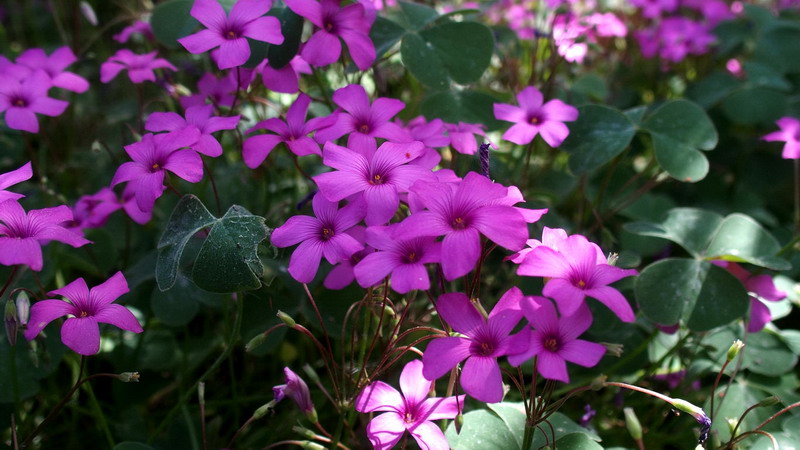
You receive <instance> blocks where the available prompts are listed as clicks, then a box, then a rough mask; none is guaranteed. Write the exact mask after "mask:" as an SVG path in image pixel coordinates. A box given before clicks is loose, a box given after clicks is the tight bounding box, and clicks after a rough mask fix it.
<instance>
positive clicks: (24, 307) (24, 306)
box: [16, 291, 31, 327]
mask: <svg viewBox="0 0 800 450" xmlns="http://www.w3.org/2000/svg"><path fill="white" fill-rule="evenodd" d="M16 304H17V321H18V322H19V324H20V325H22V326H23V327H25V326H27V325H28V320H29V319H30V318H31V300H30V298H28V293H27V292H25V291H20V292H19V294H17V300H16Z"/></svg>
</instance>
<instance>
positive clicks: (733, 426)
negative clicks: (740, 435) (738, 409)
mask: <svg viewBox="0 0 800 450" xmlns="http://www.w3.org/2000/svg"><path fill="white" fill-rule="evenodd" d="M725 423H726V424H728V432H730V433H731V435H732V434H733V430H735V429H736V424H738V423H739V419H734V418H733V417H728V418H727V419H725ZM731 437H734V436H731Z"/></svg>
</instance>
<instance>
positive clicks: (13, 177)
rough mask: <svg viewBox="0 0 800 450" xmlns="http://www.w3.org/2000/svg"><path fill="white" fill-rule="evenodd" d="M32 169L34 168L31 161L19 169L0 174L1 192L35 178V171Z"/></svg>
mask: <svg viewBox="0 0 800 450" xmlns="http://www.w3.org/2000/svg"><path fill="white" fill-rule="evenodd" d="M31 167H32V166H31V163H30V161H29V162H27V163H25V164H24V165H23V166H22V167H20V168H19V169H15V170H12V171H10V172H6V173H3V174H0V190H2V189H5V188H7V187H9V186H13V185H15V184H17V183H21V182H23V181H25V180H29V179H30V178H31V177H32V176H33V169H32V168H31Z"/></svg>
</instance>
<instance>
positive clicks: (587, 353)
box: [558, 339, 606, 367]
mask: <svg viewBox="0 0 800 450" xmlns="http://www.w3.org/2000/svg"><path fill="white" fill-rule="evenodd" d="M605 354H606V348H605V347H604V346H602V345H600V344H596V343H594V342H589V341H584V340H582V339H577V340H574V341H570V342H565V343H563V344H562V345H561V347H560V348H559V349H558V355H559V356H561V357H562V358H564V359H565V360H567V361H569V362H572V363H575V364H578V365H581V366H583V367H594V366H596V365H597V363H599V362H600V360H601V359H603V355H605Z"/></svg>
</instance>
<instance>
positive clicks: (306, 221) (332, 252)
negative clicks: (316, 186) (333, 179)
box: [272, 193, 365, 283]
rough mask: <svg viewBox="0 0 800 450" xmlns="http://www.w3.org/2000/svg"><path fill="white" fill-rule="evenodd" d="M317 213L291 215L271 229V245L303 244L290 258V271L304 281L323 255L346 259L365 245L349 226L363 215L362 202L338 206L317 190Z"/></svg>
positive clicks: (332, 259) (314, 205) (332, 260)
mask: <svg viewBox="0 0 800 450" xmlns="http://www.w3.org/2000/svg"><path fill="white" fill-rule="evenodd" d="M311 205H312V208H313V210H314V214H315V215H316V217H310V216H294V217H290V218H289V220H287V221H286V223H284V224H283V225H282V226H280V227H278V228H276V229H275V231H273V232H272V245H274V246H275V247H279V248H283V247H289V246H291V245H295V244H300V245H299V246H298V247H297V248H296V249H295V251H294V253H292V257H291V259H290V260H289V274H290V275H292V277H293V278H294V279H295V280H297V281H299V282H301V283H310V282H311V281H312V280H313V279H314V275H316V274H317V269H318V268H319V262H320V259H322V256H323V255H324V256H325V259H327V260H328V262H329V263H331V264H335V263H337V262H339V261H343V260H346V259H348V258H350V256H352V254H353V253H355V252H357V251H359V250H361V249H362V248H363V246H362V245H361V243H359V242H358V241H357V240H356V239H355V238H353V237H352V236H351V235H349V234H347V230H349V229H350V228H352V227H353V226H354V225H356V224H357V223H358V222H360V221H361V219H362V218H364V213H365V207H364V203H363V202H353V203H350V204H348V205H347V206H345V207H344V208H342V209H339V207H338V202H330V201H328V200H326V199H325V197H324V196H323V195H322V194H319V193H317V195H315V196H314V200H313V201H312V203H311Z"/></svg>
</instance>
